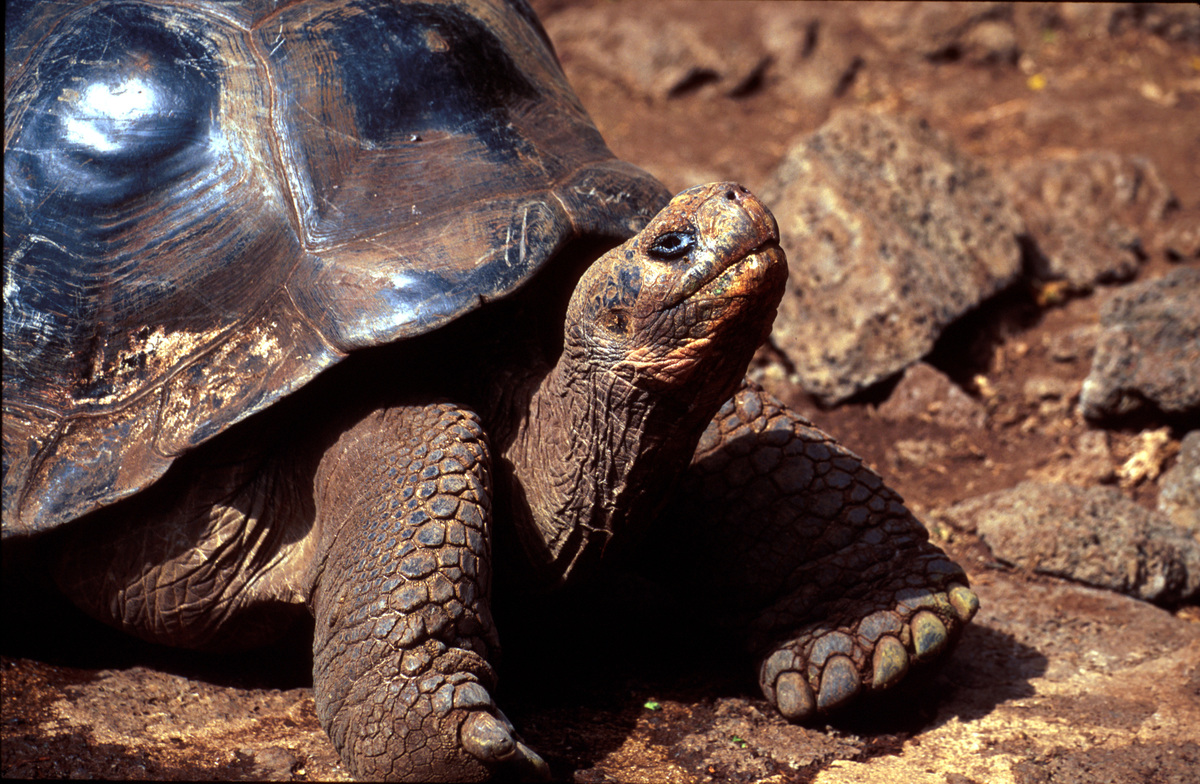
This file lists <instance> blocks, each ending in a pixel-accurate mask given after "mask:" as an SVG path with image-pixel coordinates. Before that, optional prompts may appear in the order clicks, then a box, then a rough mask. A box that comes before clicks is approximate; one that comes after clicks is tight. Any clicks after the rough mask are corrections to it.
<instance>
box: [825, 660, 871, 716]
mask: <svg viewBox="0 0 1200 784" xmlns="http://www.w3.org/2000/svg"><path fill="white" fill-rule="evenodd" d="M861 687H862V683H861V681H859V679H858V670H857V669H856V668H855V666H854V662H852V661H850V659H849V658H848V657H846V656H842V655H840V654H839V655H836V656H832V657H830V659H829V661H828V662H826V664H825V670H824V672H822V673H821V690H820V692H818V694H817V707H818V708H820V709H821V710H823V711H827V710H832V709H834V708H836V707H838V706H840V705H844V704H845V703H847V702H849V701H850V700H851V699H853V698H854V697H855V695H857V694H858V691H859V689H860V688H861Z"/></svg>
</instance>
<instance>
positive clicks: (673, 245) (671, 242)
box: [647, 231, 696, 261]
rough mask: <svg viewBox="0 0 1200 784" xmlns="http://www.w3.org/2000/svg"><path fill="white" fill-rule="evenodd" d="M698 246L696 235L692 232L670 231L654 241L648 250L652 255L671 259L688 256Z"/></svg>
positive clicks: (667, 259) (657, 257)
mask: <svg viewBox="0 0 1200 784" xmlns="http://www.w3.org/2000/svg"><path fill="white" fill-rule="evenodd" d="M695 246H696V237H695V235H693V234H692V233H691V232H686V231H669V232H667V233H666V234H664V235H662V236H661V237H659V238H658V239H656V240H655V241H654V244H653V245H651V246H650V249H649V250H648V251H647V253H649V254H650V255H651V256H653V257H654V258H656V259H662V260H663V261H670V260H672V259H678V258H682V257H684V256H686V255H687V254H688V253H690V252H691V250H692V248H694V247H695Z"/></svg>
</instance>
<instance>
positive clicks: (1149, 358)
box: [1079, 267, 1200, 420]
mask: <svg viewBox="0 0 1200 784" xmlns="http://www.w3.org/2000/svg"><path fill="white" fill-rule="evenodd" d="M1197 291H1200V269H1197V268H1194V267H1179V268H1176V269H1173V270H1171V271H1170V272H1168V273H1167V274H1166V275H1164V276H1163V277H1161V278H1158V279H1155V280H1149V281H1146V282H1144V283H1137V284H1134V285H1131V286H1127V287H1125V288H1124V289H1121V290H1119V291H1118V292H1117V293H1116V294H1115V295H1114V296H1113V297H1112V299H1110V300H1109V301H1108V302H1107V303H1106V304H1105V305H1104V307H1103V309H1102V310H1101V313H1100V327H1101V331H1100V336H1099V338H1098V340H1097V346H1096V355H1095V358H1094V359H1093V361H1092V369H1091V372H1090V373H1089V374H1088V377H1087V379H1085V380H1084V382H1083V392H1082V394H1081V395H1080V400H1079V410H1080V412H1081V413H1082V414H1083V415H1084V416H1085V417H1087V418H1089V419H1093V420H1103V419H1107V418H1114V417H1121V416H1125V415H1127V414H1131V413H1133V412H1137V411H1141V410H1143V409H1145V408H1146V407H1147V404H1149V405H1151V406H1156V407H1157V408H1158V409H1159V410H1160V411H1162V412H1164V413H1166V414H1170V415H1188V414H1191V413H1194V412H1195V411H1197V410H1198V409H1200V297H1198V296H1197Z"/></svg>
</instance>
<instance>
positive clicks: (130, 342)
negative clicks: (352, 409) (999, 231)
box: [3, 0, 668, 535]
mask: <svg viewBox="0 0 1200 784" xmlns="http://www.w3.org/2000/svg"><path fill="white" fill-rule="evenodd" d="M8 17H9V18H8V21H7V30H6V46H5V53H6V59H5V137H4V152H5V157H4V196H5V199H4V276H5V280H4V371H3V374H4V379H3V382H4V420H3V426H4V479H3V488H4V490H3V496H4V531H5V534H6V535H8V534H27V533H34V532H37V531H41V530H46V529H49V528H52V527H55V526H57V525H60V524H62V523H64V522H66V521H69V520H72V519H74V518H76V517H79V516H80V515H83V514H86V513H88V512H90V511H92V510H94V509H96V508H98V507H101V506H104V505H107V504H110V503H112V502H114V501H116V500H118V499H120V498H122V497H125V496H128V495H130V494H132V493H135V492H137V491H138V490H139V489H141V488H143V487H145V486H146V485H148V484H149V483H151V482H153V481H154V480H155V479H156V478H158V477H159V476H161V475H162V474H163V473H164V472H165V471H166V469H167V467H168V466H169V465H170V464H171V462H172V461H173V460H174V459H175V458H176V457H178V456H179V455H181V454H183V453H185V452H187V451H188V450H190V449H192V448H194V447H196V446H197V445H198V444H200V443H202V442H204V441H206V440H208V439H211V438H212V437H214V436H215V435H217V434H218V433H220V432H222V431H223V430H225V429H226V428H228V427H229V426H230V425H232V424H234V423H235V422H237V421H239V420H241V419H244V418H245V417H247V416H249V415H250V414H253V413H254V412H256V411H260V410H262V409H263V408H265V407H267V406H269V405H271V404H272V403H273V402H275V401H277V400H278V399H280V398H281V397H283V396H285V395H287V394H288V393H290V392H292V391H294V390H296V389H297V388H299V387H300V386H302V385H303V384H305V383H306V382H308V381H309V380H311V379H312V378H313V377H314V376H316V375H317V374H318V373H320V372H321V371H322V370H324V369H326V368H328V367H330V366H331V365H333V364H334V363H336V362H338V361H339V360H340V359H341V358H343V357H345V356H346V355H347V354H348V353H349V352H352V351H354V350H356V349H359V348H363V347H368V346H375V345H379V344H382V343H387V342H391V341H397V340H401V339H405V338H410V337H413V336H416V335H420V334H423V333H426V332H429V331H430V330H432V329H434V328H435V327H438V326H440V325H442V324H444V323H446V322H447V321H449V320H451V319H454V318H456V317H459V316H461V315H462V314H464V313H466V312H468V311H471V310H473V309H475V308H478V307H479V306H480V305H481V304H483V303H486V302H487V301H489V300H492V299H494V298H497V297H502V296H504V295H506V294H509V293H511V292H513V291H514V290H516V289H517V288H518V287H519V286H521V284H522V283H523V282H525V281H526V280H528V279H529V278H530V276H531V275H532V274H533V273H534V272H535V271H537V270H538V269H539V268H540V267H541V266H542V265H544V264H546V263H547V262H548V261H550V260H551V259H553V258H554V256H555V254H556V252H557V251H558V250H559V249H560V248H562V247H563V246H564V245H565V244H566V243H567V242H569V241H570V240H571V239H573V238H575V237H578V236H581V235H585V234H587V235H597V236H606V237H613V238H623V237H625V236H628V235H629V234H631V233H633V232H635V231H637V230H638V229H640V228H641V226H642V225H644V224H645V222H646V221H647V220H648V219H649V218H650V217H651V216H652V215H653V214H654V213H655V212H656V211H657V210H658V208H659V207H661V206H662V205H663V204H665V202H666V200H667V196H668V194H667V193H666V192H665V191H664V190H663V188H662V186H661V185H660V184H659V183H658V182H657V181H655V180H654V179H653V178H651V177H650V176H649V175H647V174H645V173H644V172H642V171H641V170H639V169H636V168H634V167H632V166H630V165H628V164H624V163H621V162H619V161H616V160H614V159H613V157H612V154H611V153H610V152H609V150H608V149H607V147H606V146H605V144H604V142H603V140H602V139H601V137H600V135H599V133H598V132H597V131H596V129H595V127H594V126H593V124H592V122H591V120H590V119H589V118H588V116H587V114H586V112H585V111H584V109H583V108H582V106H581V105H580V103H579V101H578V99H577V98H576V97H575V95H574V94H573V93H572V91H571V89H570V87H569V86H568V84H567V82H566V80H565V78H564V76H563V74H562V72H561V70H560V68H559V65H558V63H557V60H556V58H555V55H554V53H553V50H552V48H551V45H550V43H549V41H548V40H547V38H546V35H545V33H544V31H543V30H542V29H541V27H540V26H539V24H538V22H537V21H536V19H535V18H534V16H533V14H532V12H531V11H530V10H529V9H528V8H527V7H525V6H524V5H522V4H519V3H517V4H513V5H509V4H505V3H500V2H487V1H486V0H463V2H457V3H455V2H419V3H416V2H414V3H399V2H385V1H384V0H341V1H340V2H315V1H313V2H292V3H283V4H278V5H277V4H276V3H274V2H267V1H266V0H253V1H252V2H243V3H234V2H215V1H214V2H201V1H200V0H179V1H178V2H160V3H153V4H150V3H142V2H127V1H122V0H118V1H116V2H105V1H102V2H84V1H83V0H79V1H78V2H70V3H38V2H33V1H31V2H18V3H10V4H9V7H8Z"/></svg>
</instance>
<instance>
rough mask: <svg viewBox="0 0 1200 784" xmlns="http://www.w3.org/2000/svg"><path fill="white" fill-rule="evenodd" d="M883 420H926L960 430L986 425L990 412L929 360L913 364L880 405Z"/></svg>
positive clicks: (879, 412)
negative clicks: (928, 361)
mask: <svg viewBox="0 0 1200 784" xmlns="http://www.w3.org/2000/svg"><path fill="white" fill-rule="evenodd" d="M876 411H877V413H878V414H879V416H880V417H882V418H883V419H887V420H891V421H894V422H896V421H903V420H905V419H924V420H927V421H931V422H932V421H936V422H938V423H939V424H942V425H944V426H946V427H950V428H955V429H958V430H976V429H979V428H982V427H983V425H984V422H985V420H986V417H987V411H986V410H985V409H984V407H983V406H982V405H981V404H980V403H979V401H978V400H975V399H974V398H972V397H971V396H970V395H968V394H967V393H966V392H963V391H962V389H960V388H959V387H958V386H957V385H956V384H955V383H954V382H953V381H951V380H950V379H948V378H946V376H945V375H944V374H942V373H941V372H940V371H939V370H938V369H937V368H935V367H933V366H932V365H929V364H927V363H925V362H917V363H916V364H913V365H909V366H908V367H907V368H906V369H905V370H904V374H903V375H902V376H901V377H900V381H899V383H897V384H896V388H895V389H893V390H892V393H891V394H890V395H889V396H888V399H887V400H885V401H883V402H882V403H880V404H879V407H878V408H877V409H876Z"/></svg>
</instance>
